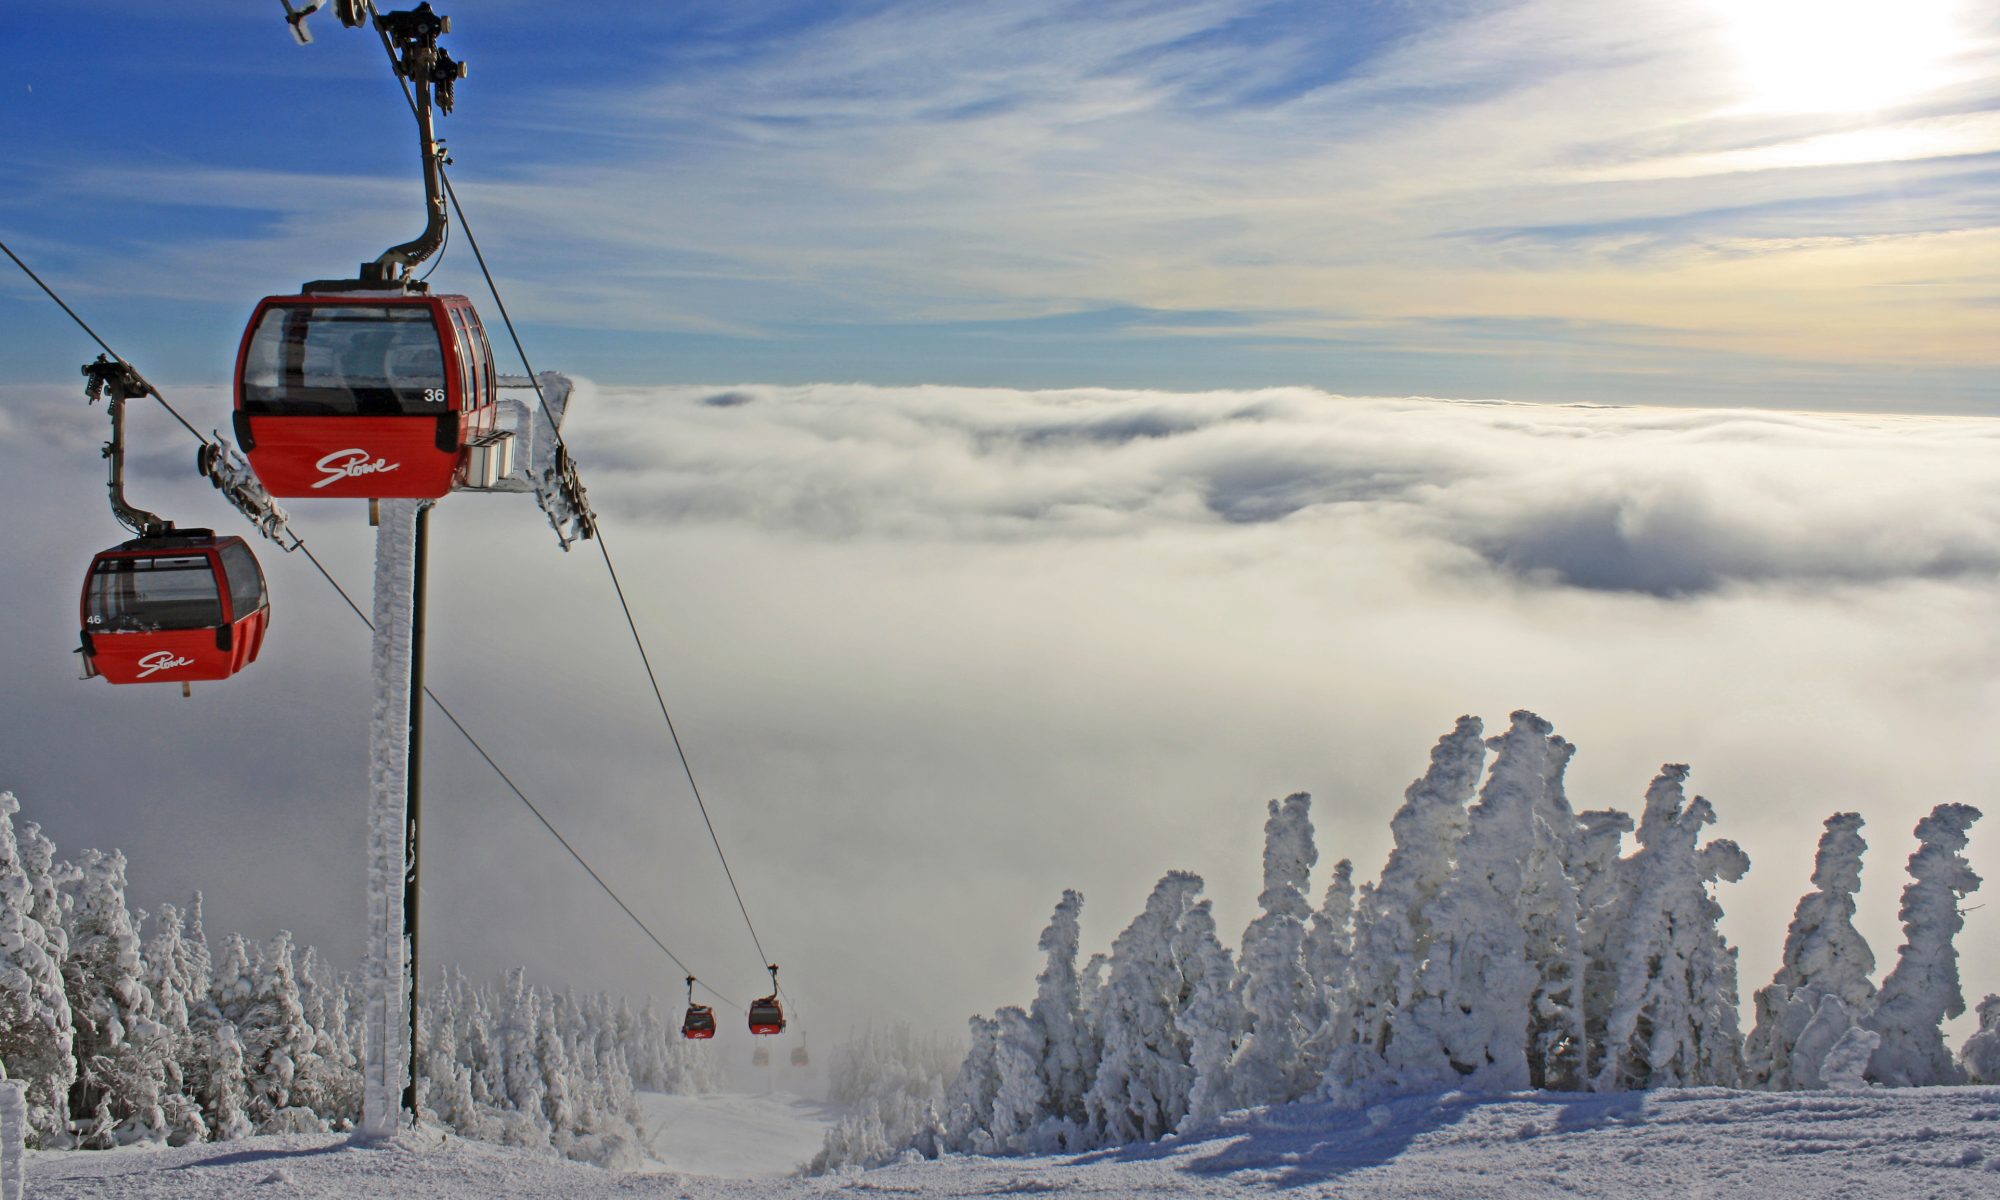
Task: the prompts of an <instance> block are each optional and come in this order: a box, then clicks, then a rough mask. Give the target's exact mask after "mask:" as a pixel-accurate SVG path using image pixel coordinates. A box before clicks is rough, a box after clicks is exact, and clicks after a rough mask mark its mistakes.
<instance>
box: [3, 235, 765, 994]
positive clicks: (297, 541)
mask: <svg viewBox="0 0 2000 1200" xmlns="http://www.w3.org/2000/svg"><path fill="white" fill-rule="evenodd" d="M0 251H5V252H6V255H7V257H8V258H11V259H13V260H14V264H15V265H16V266H18V267H20V268H21V270H22V271H24V272H26V273H27V275H28V278H30V279H32V280H34V281H35V283H36V284H37V285H38V286H39V287H40V288H41V289H42V291H44V292H46V293H47V294H48V297H49V299H51V300H53V301H55V302H56V304H57V306H58V307H60V308H61V309H62V310H63V311H64V312H65V313H68V314H69V317H70V319H71V320H72V321H75V322H76V323H77V325H78V326H79V327H81V328H82V329H83V331H84V332H85V333H87V334H89V335H90V338H91V340H92V341H94V342H96V343H97V344H98V345H99V346H102V347H103V348H104V352H105V353H106V354H109V355H110V356H111V357H112V358H115V359H117V360H118V361H119V362H121V363H125V365H126V366H128V367H130V366H131V364H130V363H129V362H126V360H125V358H124V356H122V355H120V354H119V353H118V352H117V351H116V350H113V349H112V348H111V346H110V344H109V343H107V342H106V341H105V340H104V339H103V338H101V337H99V336H98V335H97V331H96V330H94V329H92V328H91V327H90V326H89V325H88V324H87V323H86V322H85V321H84V319H83V318H82V317H80V316H78V315H77V312H76V310H75V309H73V308H71V307H70V306H69V305H68V304H67V303H65V302H64V301H63V298H62V297H61V296H59V295H57V294H56V291H55V289H54V288H52V287H50V286H49V285H48V284H47V283H46V282H44V281H43V280H42V277H41V276H39V275H37V274H35V272H34V271H33V269H31V268H30V267H29V266H28V264H27V263H25V262H22V261H21V258H20V256H19V255H17V254H15V253H14V251H13V250H12V249H11V248H9V247H8V246H7V244H6V243H5V242H0ZM133 374H135V375H137V374H138V371H137V369H136V368H134V369H133ZM139 378H140V381H141V382H145V377H144V376H143V375H141V376H139ZM146 387H147V389H148V391H149V392H151V394H152V396H153V398H154V399H155V400H158V401H159V402H160V404H161V406H162V407H164V408H165V409H166V410H167V411H168V412H170V413H173V415H174V418H175V419H176V420H178V421H180V423H181V425H182V426H183V427H184V428H186V429H187V431H188V432H189V433H191V434H193V435H194V437H195V440H197V441H199V442H200V443H201V444H202V445H204V446H207V445H211V444H212V443H210V442H209V440H208V439H207V438H206V437H204V436H202V433H201V431H200V430H198V429H196V428H195V427H194V426H193V425H190V424H189V423H188V421H187V419H186V418H185V417H182V416H181V415H180V413H179V412H178V411H177V410H176V409H175V408H174V407H173V405H171V404H169V403H167V400H166V398H165V397H164V396H161V395H160V393H159V391H158V389H156V388H154V387H153V385H152V384H151V383H146ZM288 532H291V533H292V543H293V544H292V545H290V546H287V547H285V549H287V550H299V551H303V552H304V553H305V556H306V560H307V561H308V562H310V563H312V565H313V569H314V570H317V571H318V572H319V573H320V576H321V578H323V579H325V580H326V582H327V584H328V585H329V586H331V587H332V588H333V590H334V591H335V592H336V593H338V594H339V596H340V598H341V599H342V600H344V601H346V603H347V607H348V608H350V609H353V610H354V615H355V616H357V617H359V618H361V623H362V624H363V625H366V626H367V627H368V628H369V630H370V631H371V632H372V631H373V630H374V628H375V622H374V621H373V620H371V619H370V618H369V616H368V614H367V612H365V611H364V610H363V609H362V607H361V606H360V605H359V604H357V603H355V600H354V597H353V595H352V594H350V593H349V592H348V590H347V589H346V588H345V587H342V586H341V583H340V581H339V580H338V579H336V578H334V575H333V572H331V571H329V570H327V568H326V564H325V563H322V562H321V561H320V560H319V556H318V555H316V554H314V553H313V552H312V548H311V547H309V546H307V545H306V542H305V539H304V538H302V537H300V536H299V535H298V534H297V532H295V531H288ZM281 545H282V543H281ZM424 696H425V697H426V698H427V699H429V700H430V702H431V703H432V704H433V705H435V706H436V707H437V710H438V712H440V713H442V714H444V719H445V720H447V721H449V722H451V725H452V728H454V729H456V730H458V732H459V735H460V736H461V737H463V738H464V739H465V740H466V742H467V743H468V744H469V745H471V747H472V749H473V750H474V752H476V753H477V754H478V755H479V757H480V758H482V759H484V760H485V762H486V765H487V766H489V767H491V768H492V769H493V773H494V774H495V775H498V776H499V777H500V781H501V782H502V783H504V784H506V785H507V789H508V790H509V791H511V792H513V793H514V795H515V797H516V798H518V799H519V800H520V801H521V803H522V804H524V805H526V806H527V808H528V811H529V812H531V813H533V814H534V816H535V819H536V820H537V821H539V822H541V824H542V828H544V829H546V830H548V832H549V835H550V836H551V837H553V838H555V839H556V841H557V842H558V843H560V844H561V845H562V848H563V849H564V850H567V851H569V855H570V857H571V858H573V859H575V860H576V863H577V865H578V866H580V867H582V868H583V869H584V871H585V872H586V873H588V874H589V875H590V877H591V879H592V880H594V881H595V882H596V884H597V886H598V887H599V888H601V889H603V891H604V894H605V895H607V896H609V897H611V901H612V903H614V904H616V905H617V906H618V907H619V909H620V910H621V911H622V912H624V914H625V915H626V916H627V917H630V918H631V919H632V923H633V924H634V925H637V926H638V927H639V930H640V932H642V933H644V934H645V935H646V937H647V938H648V939H649V940H651V941H652V943H653V944H654V945H655V946H657V947H659V948H660V952H661V953H663V954H665V955H666V956H667V958H668V959H669V960H671V961H672V962H673V964H674V966H676V967H678V968H680V971H681V973H682V974H683V975H693V974H694V972H693V971H692V970H690V969H689V968H688V966H687V964H686V963H684V962H682V961H681V959H680V956H678V955H676V954H675V953H674V952H673V951H672V950H670V949H668V948H667V944H666V943H665V942H663V941H661V940H660V937H659V935H658V934H656V933H654V932H653V930H652V927H651V926H649V925H647V924H646V922H645V921H644V920H642V919H640V917H639V914H638V913H635V912H633V911H632V907H631V906H630V905H628V904H626V903H625V900H624V898H623V897H621V896H619V895H618V892H617V891H616V889H614V888H613V887H612V886H611V885H610V884H609V883H607V882H605V879H604V877H603V876H602V875H600V874H598V873H597V869H596V868H595V867H593V866H591V865H590V863H589V861H588V860H586V859H585V858H584V857H583V855H582V854H581V853H579V852H578V851H577V849H576V847H575V846H573V845H571V844H570V841H569V839H568V838H566V837H564V836H563V835H562V832H561V831H560V830H558V829H557V828H556V827H555V825H554V824H553V823H552V822H550V820H549V819H548V817H547V816H545V815H544V814H543V813H542V810H541V809H540V808H539V807H537V806H536V804H535V802H534V801H533V800H530V799H529V798H528V795H527V793H525V792H523V791H522V790H521V789H520V787H519V786H517V785H516V784H515V782H514V780H513V778H512V777H511V776H509V775H508V774H507V772H506V771H505V770H504V769H502V768H501V766H500V764H499V763H498V762H496V761H494V759H493V756H492V755H491V754H488V753H487V752H486V747H484V746H482V745H481V744H480V743H479V739H478V738H476V737H474V736H473V735H472V731H471V730H469V729H467V728H466V727H465V725H464V723H463V722H461V721H460V720H459V719H458V717H457V715H456V714H454V713H453V712H452V711H451V709H450V708H449V707H447V706H446V705H445V702H444V701H443V700H441V699H439V698H438V695H437V693H436V692H434V691H432V690H431V689H430V687H429V686H428V685H426V686H425V688H424ZM701 986H702V987H704V988H706V989H707V990H708V991H709V993H710V994H712V995H714V996H715V998H716V999H718V1000H720V1001H722V1002H723V1003H724V1004H726V1005H728V1006H729V1007H731V1008H733V1009H736V1010H738V1011H742V1009H743V1006H742V1005H741V1004H739V1003H738V1002H737V1001H735V1000H733V999H731V998H730V997H728V996H725V995H723V994H722V993H721V992H718V991H716V990H715V989H714V988H713V987H710V986H709V985H708V984H706V983H703V984H702V985H701Z"/></svg>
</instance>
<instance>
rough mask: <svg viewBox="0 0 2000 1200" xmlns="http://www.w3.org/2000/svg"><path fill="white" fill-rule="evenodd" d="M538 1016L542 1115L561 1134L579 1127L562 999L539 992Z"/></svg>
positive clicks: (538, 1055)
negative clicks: (564, 1036)
mask: <svg viewBox="0 0 2000 1200" xmlns="http://www.w3.org/2000/svg"><path fill="white" fill-rule="evenodd" d="M535 1008H536V1019H535V1045H534V1057H535V1063H536V1065H537V1066H539V1067H540V1069H541V1089H542V1117H543V1119H545V1120H546V1121H547V1122H548V1124H549V1129H550V1130H552V1131H553V1132H555V1133H556V1134H558V1135H562V1134H568V1133H573V1132H575V1130H576V1128H577V1111H576V1084H575V1082H574V1081H573V1080H572V1079H571V1078H570V1059H569V1054H568V1053H567V1048H566V1047H565V1046H564V1045H563V1036H562V1029H561V1028H560V1022H561V1019H562V1012H561V1004H560V1001H559V1000H558V999H557V998H556V997H555V996H554V995H549V994H543V995H538V997H537V1004H536V1006H535Z"/></svg>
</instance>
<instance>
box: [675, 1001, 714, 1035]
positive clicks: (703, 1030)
mask: <svg viewBox="0 0 2000 1200" xmlns="http://www.w3.org/2000/svg"><path fill="white" fill-rule="evenodd" d="M681 1036H682V1037H684V1038H687V1039H689V1040H690V1041H694V1040H699V1039H703V1038H712V1037H714V1036H715V1010H714V1009H713V1008H710V1007H709V1006H708V1005H706V1004H690V1005H688V1010H687V1016H685V1017H683V1018H682V1019H681Z"/></svg>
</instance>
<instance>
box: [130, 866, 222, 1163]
mask: <svg viewBox="0 0 2000 1200" xmlns="http://www.w3.org/2000/svg"><path fill="white" fill-rule="evenodd" d="M153 926H154V928H153V933H152V936H151V937H149V938H147V939H146V944H145V948H144V953H143V956H144V959H145V964H146V976H145V983H146V989H147V990H148V991H150V992H151V993H152V994H153V1016H154V1019H155V1020H156V1021H158V1022H159V1025H160V1028H161V1029H162V1030H164V1036H165V1041H164V1043H163V1047H164V1053H163V1055H162V1067H163V1069H164V1072H165V1084H164V1087H163V1089H162V1091H161V1096H160V1107H161V1111H162V1114H163V1116H164V1118H165V1122H166V1128H167V1142H168V1143H169V1144H170V1145H175V1146H185V1145H188V1144H190V1143H193V1142H201V1141H206V1140H207V1138H208V1123H207V1122H206V1121H204V1120H202V1116H201V1104H200V1102H199V1101H198V1100H196V1099H195V1093H194V1092H192V1091H190V1090H189V1084H188V1080H187V1064H189V1063H191V1062H193V1061H194V1060H195V1059H196V1057H197V1055H196V1052H195V1045H194V1031H193V1027H192V1024H191V1021H190V1018H189V1011H190V1009H191V1008H193V1007H194V1006H196V1005H198V1004H199V1003H200V1000H201V997H199V996H197V995H196V994H195V993H194V991H193V990H192V986H191V983H190V980H189V971H188V951H187V944H186V941H185V940H184V937H183V931H184V926H185V920H184V918H183V917H182V916H181V912H180V910H179V909H178V908H175V907H174V906H173V905H171V904H162V905H161V906H160V915H159V916H158V917H156V918H155V919H154V921H153Z"/></svg>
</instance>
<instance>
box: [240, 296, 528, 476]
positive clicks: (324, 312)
mask: <svg viewBox="0 0 2000 1200" xmlns="http://www.w3.org/2000/svg"><path fill="white" fill-rule="evenodd" d="M494 382H495V381H494V377H493V350H492V347H491V346H490V345H489V344H488V343H487V340H486V329H485V327H484V326H483V325H482V324H481V323H480V320H479V314H478V313H477V312H476V311H474V309H473V307H472V302H471V301H470V300H468V299H466V298H465V297H464V296H431V295H423V294H411V293H406V292H403V291H400V290H395V291H389V290H380V289H378V290H358V289H348V290H328V291H310V292H307V293H304V294H301V295H297V296H267V297H265V299H264V300H263V301H262V302H261V303H259V304H258V305H257V311H256V312H255V313H253V314H252V315H251V318H250V324H249V326H248V327H247V328H246V329H245V330H244V331H243V344H242V346H241V347H240V348H239V349H238V351H237V355H236V417H235V425H236V437H237V440H238V441H239V442H241V443H242V444H243V449H244V450H245V452H247V453H248V455H249V457H250V466H251V468H252V469H253V470H255V471H256V472H257V478H258V479H259V480H261V481H262V482H263V484H264V487H265V489H266V490H268V491H269V492H270V493H271V494H272V495H274V496H344V497H357V496H358V497H368V498H379V499H392V498H394V499H424V500H435V499H437V498H439V497H441V496H443V495H445V494H446V493H447V492H449V491H451V489H452V487H453V486H454V485H455V484H458V483H462V482H464V479H465V475H464V472H465V464H466V447H467V446H468V445H470V444H471V443H472V442H473V441H475V440H476V439H479V438H481V437H483V436H484V435H487V434H490V433H492V432H493V430H494V426H495V411H496V410H495V406H494Z"/></svg>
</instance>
